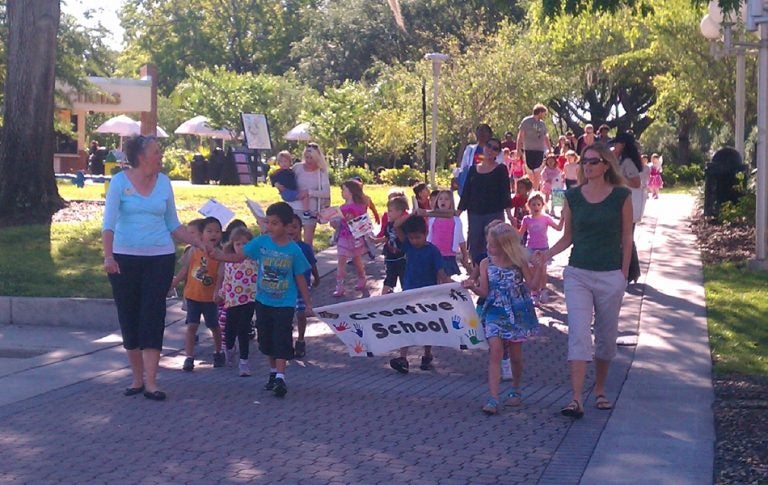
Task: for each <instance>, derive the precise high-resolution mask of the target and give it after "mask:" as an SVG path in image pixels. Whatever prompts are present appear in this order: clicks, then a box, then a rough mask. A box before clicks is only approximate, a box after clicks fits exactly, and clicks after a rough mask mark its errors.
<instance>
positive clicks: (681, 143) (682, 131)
mask: <svg viewBox="0 0 768 485" xmlns="http://www.w3.org/2000/svg"><path fill="white" fill-rule="evenodd" d="M696 121H697V117H696V112H695V111H693V109H691V108H686V109H684V110H683V111H681V112H680V113H678V114H677V163H678V164H679V165H688V164H689V163H690V161H691V129H692V128H693V126H694V125H695V124H696Z"/></svg>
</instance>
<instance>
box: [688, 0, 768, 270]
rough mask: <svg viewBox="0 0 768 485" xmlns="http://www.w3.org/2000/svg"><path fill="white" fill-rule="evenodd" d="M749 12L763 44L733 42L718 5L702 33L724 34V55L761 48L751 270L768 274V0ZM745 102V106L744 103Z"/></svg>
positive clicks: (751, 4) (748, 24) (753, 1)
mask: <svg viewBox="0 0 768 485" xmlns="http://www.w3.org/2000/svg"><path fill="white" fill-rule="evenodd" d="M745 10H746V14H747V15H746V19H745V28H746V30H748V31H755V30H757V31H758V32H759V39H760V40H759V42H758V43H757V44H747V43H744V42H739V43H734V42H733V39H732V37H733V35H732V32H733V31H732V28H733V24H732V23H731V22H723V23H722V24H721V23H720V22H718V21H716V20H717V19H716V18H715V19H713V18H712V16H711V14H713V13H714V17H717V14H718V13H719V14H720V16H721V17H722V16H723V15H722V12H721V11H720V9H719V7H717V5H715V6H714V8H713V6H712V4H710V14H708V15H706V16H704V18H703V19H702V21H701V31H702V33H703V34H704V35H705V36H706V37H707V38H710V39H716V38H719V37H720V31H721V30H722V35H723V52H725V53H726V54H729V53H731V52H733V49H734V47H736V48H747V47H757V49H758V61H757V163H756V165H757V184H756V191H755V192H756V193H755V199H756V200H755V202H756V204H755V205H756V211H755V212H756V214H755V259H754V260H752V261H750V262H749V266H750V267H751V268H753V269H762V270H766V269H768V261H766V245H767V243H768V241H766V236H768V233H767V232H766V229H767V228H768V0H747V5H746V9H745ZM713 24H714V29H713ZM740 71H741V75H742V79H740V80H739V79H737V82H736V83H737V91H738V89H739V88H738V86H739V85H741V86H742V89H743V83H744V80H743V75H744V74H743V70H742V69H740V66H738V65H737V70H736V74H737V76H738V75H739V72H740ZM742 96H743V95H742ZM741 101H742V102H743V99H742V100H741ZM738 102H739V95H737V103H738ZM742 106H743V105H742ZM741 109H743V108H741ZM739 110H740V108H738V106H737V113H738V112H739ZM738 118H739V117H738V115H737V123H738ZM742 123H743V121H742ZM742 127H743V124H742ZM742 130H743V128H742ZM734 131H736V130H734ZM738 140H739V139H738V138H737V143H738ZM743 140H744V137H743V131H742V136H741V143H742V145H741V146H742V147H743ZM742 155H743V153H742Z"/></svg>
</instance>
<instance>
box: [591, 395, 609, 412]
mask: <svg viewBox="0 0 768 485" xmlns="http://www.w3.org/2000/svg"><path fill="white" fill-rule="evenodd" d="M595 407H596V408H597V409H599V410H601V411H609V410H611V409H613V404H611V401H609V400H608V398H606V397H605V395H604V394H598V395H597V396H595Z"/></svg>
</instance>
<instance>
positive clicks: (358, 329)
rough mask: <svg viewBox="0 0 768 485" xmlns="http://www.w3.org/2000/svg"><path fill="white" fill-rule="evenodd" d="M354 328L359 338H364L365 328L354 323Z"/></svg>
mask: <svg viewBox="0 0 768 485" xmlns="http://www.w3.org/2000/svg"><path fill="white" fill-rule="evenodd" d="M353 326H354V327H355V330H354V331H355V333H356V334H357V336H358V337H360V338H363V327H361V326H360V324H359V323H354V324H353Z"/></svg>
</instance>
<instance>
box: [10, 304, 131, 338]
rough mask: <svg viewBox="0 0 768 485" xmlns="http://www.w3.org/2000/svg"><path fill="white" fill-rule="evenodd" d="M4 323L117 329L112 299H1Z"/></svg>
mask: <svg viewBox="0 0 768 485" xmlns="http://www.w3.org/2000/svg"><path fill="white" fill-rule="evenodd" d="M0 324H5V325H8V324H13V325H46V326H50V325H53V326H61V327H75V328H84V329H86V328H87V329H99V330H116V329H118V328H119V326H118V323H117V309H116V308H115V302H114V300H112V299H92V298H43V297H18V296H0Z"/></svg>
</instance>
